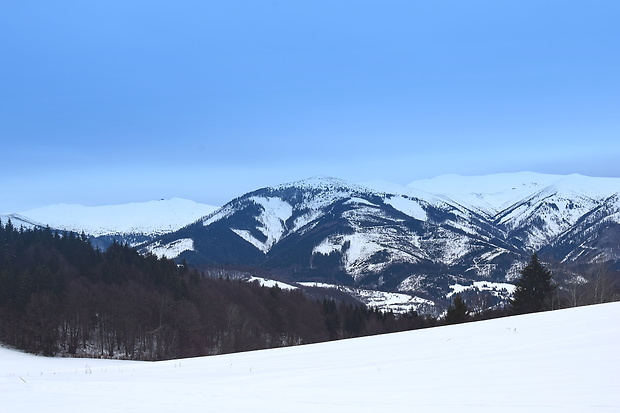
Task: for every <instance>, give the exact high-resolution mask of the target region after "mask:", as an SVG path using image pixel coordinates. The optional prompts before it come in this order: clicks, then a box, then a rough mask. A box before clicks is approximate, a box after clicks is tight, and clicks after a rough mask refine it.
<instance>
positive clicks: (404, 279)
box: [0, 172, 620, 313]
mask: <svg viewBox="0 0 620 413" xmlns="http://www.w3.org/2000/svg"><path fill="white" fill-rule="evenodd" d="M9 218H10V219H11V220H12V222H13V224H14V225H15V226H20V225H23V226H25V227H32V226H50V227H51V228H54V229H60V230H68V231H76V232H82V231H84V232H85V233H86V234H88V235H90V236H91V237H93V240H94V242H95V244H96V245H98V246H101V247H105V246H107V245H109V243H111V242H112V240H117V241H120V242H128V243H129V244H130V245H136V246H138V245H140V248H141V251H143V252H150V253H154V254H156V255H158V256H165V257H168V258H172V259H177V260H187V262H188V263H190V264H193V265H196V266H198V267H200V268H203V269H206V268H214V267H219V268H222V267H223V268H229V269H235V268H236V269H240V270H242V271H243V272H244V273H247V274H251V273H252V272H258V273H260V274H261V276H264V277H271V278H274V279H277V280H279V281H284V282H290V283H292V285H295V286H297V287H300V288H308V287H307V285H308V284H307V283H319V284H322V285H330V286H332V287H330V290H332V291H335V290H338V289H339V290H338V291H344V290H346V291H347V292H348V293H349V294H350V295H351V296H352V297H354V298H355V299H358V300H361V301H363V302H366V303H372V304H374V305H378V306H383V304H381V303H390V302H396V301H398V304H397V305H395V306H396V307H398V310H399V311H406V309H407V308H414V309H418V310H423V311H424V312H432V311H429V308H431V307H432V306H433V305H436V309H437V310H436V311H435V313H438V312H440V311H441V308H445V306H446V305H447V303H449V300H450V297H451V295H452V294H453V293H454V292H455V291H457V290H459V291H465V292H466V293H481V294H483V295H484V296H485V297H484V302H485V303H486V304H485V305H487V306H493V305H496V304H498V303H501V302H505V301H506V299H507V297H508V296H509V293H510V291H509V290H510V289H509V288H506V287H505V286H506V285H507V283H510V282H512V281H513V280H514V279H515V278H516V277H517V276H518V271H519V269H520V268H521V266H522V265H523V263H524V262H525V261H527V260H528V259H529V256H530V254H531V253H532V252H534V251H538V252H539V253H540V255H541V257H542V258H543V259H544V260H547V261H548V262H556V263H565V264H570V263H574V264H584V263H591V262H603V261H612V266H613V265H615V266H616V267H618V266H619V265H620V179H618V178H592V177H585V176H581V175H568V176H560V175H543V174H536V173H531V172H523V173H515V174H497V175H487V176H475V177H464V176H457V175H446V176H440V177H437V178H434V179H425V180H419V181H414V182H412V183H410V184H409V185H407V186H402V185H397V184H392V183H386V182H379V181H373V182H368V183H364V184H353V183H350V182H346V181H343V180H339V179H335V178H328V177H316V178H311V179H307V180H302V181H297V182H292V183H288V184H283V185H279V186H275V187H269V188H262V189H258V190H256V191H253V192H250V193H248V194H245V195H243V196H240V197H239V198H236V199H234V200H232V201H231V202H229V203H227V204H226V205H224V206H223V207H222V208H219V209H217V208H215V207H212V206H209V205H204V204H197V203H195V202H192V201H188V200H182V199H176V198H175V199H171V200H161V201H152V202H146V203H141V204H128V205H113V206H105V207H83V206H78V205H55V206H50V207H45V208H39V209H34V210H30V211H23V212H20V213H19V214H13V215H10V216H3V217H0V219H2V221H3V222H6V221H7V220H8V219H9ZM303 283H306V284H305V285H304V284H303ZM317 285H318V284H317ZM345 287H346V288H345ZM372 291H383V292H387V293H389V294H387V295H380V294H379V295H380V298H377V297H374V298H372V296H373V293H372ZM391 294H407V295H408V296H409V298H407V297H401V296H399V295H391Z"/></svg>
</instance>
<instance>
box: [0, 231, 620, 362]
mask: <svg viewBox="0 0 620 413" xmlns="http://www.w3.org/2000/svg"><path fill="white" fill-rule="evenodd" d="M593 269H594V272H592V269H590V270H589V271H590V273H591V275H589V276H588V277H589V278H588V281H587V282H586V283H582V284H573V285H572V286H569V287H568V288H567V287H566V286H562V288H560V286H558V285H557V284H555V283H554V282H553V279H552V278H553V277H552V274H551V272H550V271H549V270H548V269H547V268H545V267H544V266H543V265H542V264H541V263H540V262H539V261H538V256H537V255H536V254H533V255H532V259H531V261H530V263H529V264H528V265H527V266H526V267H524V268H523V269H522V271H521V278H520V279H519V280H517V282H516V286H517V289H516V291H515V294H514V297H513V299H512V301H511V303H510V305H509V306H505V307H499V308H495V309H487V310H484V311H482V310H480V309H474V308H475V307H473V306H472V307H471V308H469V307H468V304H467V302H468V301H469V302H471V303H473V302H475V300H476V297H468V296H467V295H461V294H457V295H456V296H455V297H454V298H453V302H452V304H451V305H450V307H449V308H448V309H447V312H446V314H445V316H444V317H442V318H440V319H435V318H433V317H431V316H428V315H419V314H417V313H416V312H413V311H412V312H409V313H406V314H394V313H391V312H382V311H378V310H376V309H373V308H367V307H366V306H364V305H363V304H352V303H350V302H349V303H347V302H344V301H342V302H340V301H335V300H334V299H328V298H317V297H314V298H313V297H310V296H308V295H305V294H304V293H302V292H300V291H299V290H285V289H281V288H280V287H278V286H277V285H276V286H275V287H271V288H268V287H263V286H261V285H260V284H259V283H258V282H246V281H243V280H239V279H235V278H232V279H231V278H229V277H227V276H223V275H220V276H219V277H217V278H214V277H210V276H207V275H205V273H199V272H198V271H197V270H195V269H192V268H190V267H189V266H188V265H187V264H186V263H182V264H178V263H176V262H174V261H172V260H169V259H165V258H158V257H156V256H155V255H149V254H147V255H141V254H140V253H138V252H137V251H136V250H135V249H133V248H130V247H128V246H127V245H121V244H119V243H113V244H112V245H111V246H110V247H109V248H107V249H106V250H105V251H104V250H101V249H99V248H96V247H93V245H92V244H91V242H90V240H89V238H88V237H87V236H86V235H84V234H81V235H78V234H75V233H72V232H62V233H61V232H56V231H52V230H50V229H49V228H45V229H41V228H36V229H28V230H25V229H23V228H19V229H17V228H15V227H14V226H13V225H12V224H11V222H10V221H9V222H7V223H6V224H3V223H2V222H0V343H2V344H4V345H9V346H12V347H15V348H18V349H21V350H24V351H28V352H31V353H36V354H42V355H46V356H66V357H103V358H121V359H131V360H164V359H174V358H182V357H193V356H203V355H215V354H224V353H232V352H239V351H248V350H258V349H265V348H273V347H282V346H290V345H299V344H307V343H316V342H322V341H328V340H337V339H343V338H352V337H360V336H365V335H374V334H383V333H390V332H397V331H405V330H412V329H418V328H425V327H432V326H436V325H441V324H452V323H461V322H467V321H474V320H483V319H488V318H495V317H502V316H506V315H511V314H522V313H526V312H535V311H545V310H551V309H558V308H564V307H573V306H577V305H587V304H595V303H600V302H606V301H615V300H618V299H620V293H619V288H618V287H619V283H618V282H617V281H618V278H619V277H618V274H617V273H616V272H613V271H609V270H606V269H604V268H602V267H601V266H594V267H593ZM581 272H582V273H583V274H586V275H587V274H588V271H586V270H583V271H581ZM225 273H226V272H225V271H224V272H223V273H221V274H225Z"/></svg>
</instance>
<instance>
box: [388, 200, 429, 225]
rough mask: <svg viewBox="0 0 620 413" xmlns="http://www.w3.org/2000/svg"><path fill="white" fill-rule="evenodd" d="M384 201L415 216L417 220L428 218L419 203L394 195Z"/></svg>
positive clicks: (404, 212)
mask: <svg viewBox="0 0 620 413" xmlns="http://www.w3.org/2000/svg"><path fill="white" fill-rule="evenodd" d="M385 203H386V204H388V205H391V206H392V207H393V208H394V209H396V210H398V211H400V212H402V213H403V214H405V215H408V216H410V217H412V218H415V219H417V220H419V221H426V220H427V219H428V217H427V215H426V211H425V210H424V209H423V208H422V207H421V206H420V203H419V202H417V201H415V200H413V199H410V198H405V197H402V196H395V197H392V198H387V199H386V200H385Z"/></svg>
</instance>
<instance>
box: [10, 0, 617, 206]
mask: <svg viewBox="0 0 620 413" xmlns="http://www.w3.org/2000/svg"><path fill="white" fill-rule="evenodd" d="M1 9H2V10H1V12H0V39H2V41H0V53H1V54H0V55H1V56H2V64H1V65H0V91H1V96H2V98H1V99H0V139H1V142H2V143H1V146H0V150H2V162H1V163H0V178H1V184H2V187H3V191H2V193H3V195H2V197H1V199H0V212H15V211H21V210H24V209H28V208H32V207H36V206H42V205H48V204H53V203H60V202H65V203H81V204H84V205H102V204H113V203H125V202H139V201H147V200H152V199H160V198H170V197H174V196H178V197H184V198H189V199H193V200H195V201H199V202H205V203H209V204H213V205H222V204H223V203H225V202H226V201H228V200H230V199H231V198H233V197H235V196H239V195H242V194H243V193H245V192H247V191H250V190H253V189H257V188H259V187H263V186H268V185H274V184H279V183H283V182H288V181H292V180H297V179H302V178H306V177H310V176H315V175H330V176H336V177H339V178H343V179H347V180H350V181H353V182H363V181H367V180H371V179H383V180H388V181H392V182H397V183H401V184H406V183H409V182H410V181H413V180H415V179H419V178H430V177H434V176H437V175H441V174H448V173H457V174H464V175H475V174H487V173H494V172H516V171H525V170H530V171H536V172H543V173H558V174H568V173H581V174H584V175H591V176H620V162H618V159H620V143H619V142H620V139H619V137H620V25H618V23H617V20H618V16H620V2H617V1H597V0H592V1H588V2H585V1H583V2H578V1H544V2H541V1H530V0H521V1H500V2H498V1H461V0H459V1H457V0H454V1H450V0H446V1H441V2H429V1H415V0H409V1H383V2H380V1H316V0H314V1H303V0H302V1H260V0H254V1H227V2H223V1H204V0H203V1H189V0H188V1H183V2H178V1H157V0H148V1H140V0H133V1H130V2H127V1H117V0H108V1H105V2H82V1H65V0H58V1H53V2H51V1H23V2H5V3H4V4H3V5H2V7H1Z"/></svg>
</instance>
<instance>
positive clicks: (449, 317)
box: [446, 294, 469, 324]
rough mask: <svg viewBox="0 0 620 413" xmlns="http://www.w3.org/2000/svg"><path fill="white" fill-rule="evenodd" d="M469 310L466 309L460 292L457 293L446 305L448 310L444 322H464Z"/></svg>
mask: <svg viewBox="0 0 620 413" xmlns="http://www.w3.org/2000/svg"><path fill="white" fill-rule="evenodd" d="M468 313H469V310H468V309H467V305H466V304H465V301H463V298H462V297H461V294H457V295H456V296H455V297H454V300H453V301H452V304H450V307H448V312H447V314H446V324H458V323H464V322H465V321H467V319H468V318H469V315H468Z"/></svg>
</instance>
